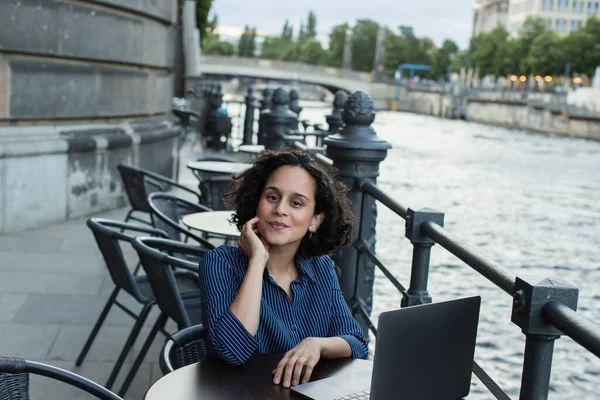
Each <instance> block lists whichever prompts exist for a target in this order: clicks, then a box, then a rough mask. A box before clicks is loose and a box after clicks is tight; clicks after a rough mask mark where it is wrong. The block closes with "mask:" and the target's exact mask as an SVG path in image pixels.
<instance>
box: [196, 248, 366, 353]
mask: <svg viewBox="0 0 600 400" xmlns="http://www.w3.org/2000/svg"><path fill="white" fill-rule="evenodd" d="M296 265H297V266H298V269H299V272H300V276H299V277H298V279H296V280H295V281H294V282H292V284H291V289H292V292H293V294H294V296H293V297H294V300H293V302H292V301H290V298H289V297H288V296H287V294H286V293H285V291H284V290H283V289H282V288H281V287H280V286H279V285H278V284H277V283H276V282H275V280H274V279H273V278H272V277H271V276H270V275H269V273H268V271H267V269H266V268H265V273H264V276H263V288H262V299H261V302H260V321H259V325H258V331H257V333H256V335H255V336H253V335H251V334H250V333H249V332H248V331H247V330H246V328H244V326H243V325H242V323H241V322H240V321H239V320H238V319H237V318H236V317H235V315H233V313H232V312H231V310H229V307H230V306H231V304H232V303H233V301H234V300H235V297H236V296H237V293H238V291H239V289H240V286H241V285H242V281H243V280H244V275H245V273H246V269H247V268H248V257H246V255H245V254H244V253H243V252H242V251H241V250H240V249H239V248H238V247H232V246H220V247H218V248H216V249H214V250H211V251H209V252H208V253H206V255H205V256H204V260H203V262H202V263H200V282H201V286H202V313H203V319H204V324H205V326H208V332H209V335H208V339H209V340H208V341H209V346H210V348H211V350H212V351H213V352H216V353H217V354H218V355H219V356H220V357H221V358H222V359H223V360H225V362H227V363H229V364H233V365H238V364H243V363H245V362H246V361H247V360H248V359H249V358H250V357H251V356H252V355H253V354H255V353H284V352H286V351H288V350H290V349H291V348H293V347H294V346H296V345H297V344H298V343H300V341H301V340H302V339H305V338H307V337H334V336H338V337H341V338H343V339H345V340H346V341H347V342H348V344H349V345H350V348H351V349H352V357H354V358H367V355H368V348H367V344H366V341H365V338H364V335H363V332H362V330H361V328H360V326H359V325H358V323H357V322H356V320H355V319H354V318H353V317H352V315H351V313H350V310H349V309H348V306H347V305H346V302H345V300H344V296H343V294H342V291H341V289H340V285H339V283H338V279H337V276H336V274H335V270H334V264H333V261H332V260H331V258H329V257H328V256H321V257H313V258H310V259H304V258H301V257H298V256H297V257H296Z"/></svg>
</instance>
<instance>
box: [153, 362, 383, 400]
mask: <svg viewBox="0 0 600 400" xmlns="http://www.w3.org/2000/svg"><path fill="white" fill-rule="evenodd" d="M282 357H283V354H257V355H255V356H253V357H252V358H251V359H250V360H249V361H248V362H247V363H246V364H244V365H240V366H231V365H227V364H225V363H224V362H223V361H221V360H209V361H203V362H200V363H196V364H191V365H188V366H185V367H183V368H179V369H177V370H175V371H173V372H171V373H170V374H167V375H165V376H163V377H162V378H160V379H159V380H158V381H156V382H155V383H154V385H152V386H151V387H150V389H148V391H147V392H146V396H145V397H144V399H145V400H167V399H176V400H205V399H206V400H223V399H232V400H234V399H235V400H241V399H248V400H255V399H261V400H274V399H301V398H302V397H300V396H299V395H296V394H294V393H292V392H291V391H290V390H289V389H286V388H284V387H283V386H281V385H274V384H273V375H272V374H271V371H273V370H274V369H275V367H277V364H278V363H279V361H280V360H281V358H282ZM372 368H373V363H372V362H371V361H367V360H356V359H351V358H342V359H336V360H325V359H321V361H319V363H318V364H317V366H316V367H315V369H314V371H313V374H312V377H311V378H310V380H311V381H316V380H318V379H323V378H328V377H330V376H335V375H339V374H346V373H349V372H356V371H360V370H372Z"/></svg>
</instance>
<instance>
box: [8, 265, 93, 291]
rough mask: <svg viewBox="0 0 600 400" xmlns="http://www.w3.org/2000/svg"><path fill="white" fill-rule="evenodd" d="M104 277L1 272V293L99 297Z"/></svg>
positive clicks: (14, 271)
mask: <svg viewBox="0 0 600 400" xmlns="http://www.w3.org/2000/svg"><path fill="white" fill-rule="evenodd" d="M102 282H103V278H102V275H98V276H95V275H85V274H73V273H70V274H67V273H43V272H33V271H23V272H21V271H18V268H17V267H15V270H13V271H3V270H0V293H39V294H81V295H87V296H97V295H98V294H99V293H100V287H101V286H102Z"/></svg>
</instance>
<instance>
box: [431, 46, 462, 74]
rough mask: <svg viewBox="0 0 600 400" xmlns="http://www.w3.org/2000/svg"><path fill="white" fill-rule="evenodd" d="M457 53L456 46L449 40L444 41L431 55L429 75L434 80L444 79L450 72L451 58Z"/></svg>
mask: <svg viewBox="0 0 600 400" xmlns="http://www.w3.org/2000/svg"><path fill="white" fill-rule="evenodd" d="M457 52H458V46H457V45H456V43H454V42H453V41H452V40H450V39H446V40H444V43H443V44H442V47H440V48H439V49H438V50H437V51H436V52H434V53H433V57H432V58H433V63H432V71H431V74H432V75H433V77H434V78H440V77H446V76H447V74H448V72H449V71H450V63H451V62H452V58H453V57H454V55H455V54H456V53H457Z"/></svg>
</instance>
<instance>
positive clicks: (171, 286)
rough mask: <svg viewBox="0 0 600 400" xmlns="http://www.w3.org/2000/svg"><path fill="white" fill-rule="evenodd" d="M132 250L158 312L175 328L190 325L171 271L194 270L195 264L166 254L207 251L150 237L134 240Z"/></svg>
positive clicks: (201, 252)
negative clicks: (135, 252) (144, 275)
mask: <svg viewBox="0 0 600 400" xmlns="http://www.w3.org/2000/svg"><path fill="white" fill-rule="evenodd" d="M133 247H134V249H135V250H136V251H137V253H138V255H139V257H140V261H141V263H142V267H143V268H144V271H146V276H147V277H148V281H149V282H150V286H151V287H152V292H153V293H154V298H155V300H156V304H157V305H158V307H159V308H160V310H161V311H162V312H163V313H164V314H165V315H166V316H167V317H169V318H171V319H172V320H174V321H175V323H177V325H178V326H179V329H183V328H187V327H188V326H190V325H191V323H190V319H189V317H188V314H187V311H186V309H185V307H184V304H183V300H182V299H181V295H180V293H179V289H178V287H177V282H176V280H175V274H174V272H173V268H176V267H180V268H185V269H187V270H193V271H197V269H198V264H197V263H192V262H190V261H186V260H183V259H179V258H176V257H173V256H170V255H169V253H170V254H173V253H176V254H183V255H191V256H194V257H202V256H203V255H204V254H205V253H206V251H207V250H206V249H202V248H201V247H198V246H191V245H188V244H185V243H181V242H177V241H173V240H169V239H156V238H150V237H137V238H135V240H134V241H133ZM198 290H199V289H198Z"/></svg>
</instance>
